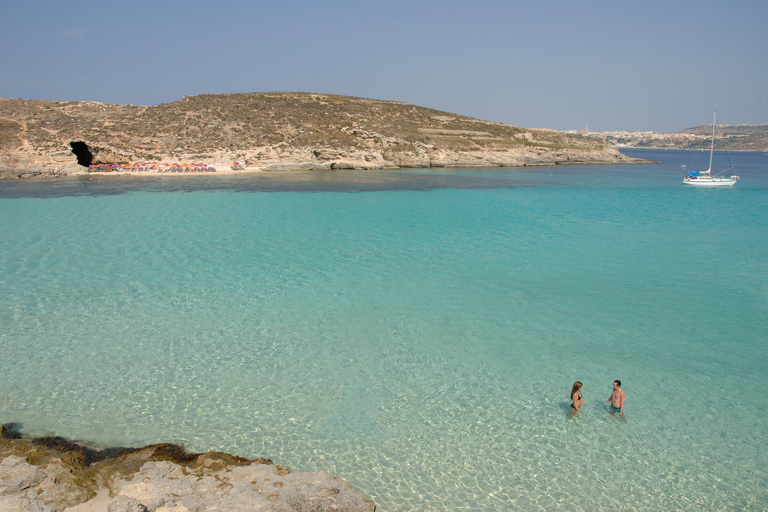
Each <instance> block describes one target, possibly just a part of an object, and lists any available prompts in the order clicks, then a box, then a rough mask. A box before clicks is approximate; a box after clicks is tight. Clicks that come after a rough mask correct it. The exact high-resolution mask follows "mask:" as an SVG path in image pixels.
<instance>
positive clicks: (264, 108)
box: [0, 93, 638, 176]
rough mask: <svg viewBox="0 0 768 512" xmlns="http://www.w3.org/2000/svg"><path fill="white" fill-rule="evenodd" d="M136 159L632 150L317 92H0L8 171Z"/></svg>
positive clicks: (441, 162) (289, 159)
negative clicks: (119, 100)
mask: <svg viewBox="0 0 768 512" xmlns="http://www.w3.org/2000/svg"><path fill="white" fill-rule="evenodd" d="M143 161H151V162H161V163H174V162H176V163H177V162H202V163H208V164H214V165H215V166H216V167H217V168H220V169H223V168H224V166H225V165H226V166H227V168H228V167H229V163H230V162H233V161H236V162H241V163H242V164H243V165H244V167H245V168H247V169H251V170H264V171H278V170H333V169H388V168H393V169H394V168H402V167H490V166H503V167H512V166H526V165H556V164H593V163H633V162H638V160H636V159H632V158H629V157H626V156H624V155H622V154H621V153H619V151H618V150H617V149H616V148H615V147H612V146H610V145H608V144H606V143H604V142H603V141H600V140H596V139H590V138H584V137H578V136H573V135H566V134H562V133H557V132H553V131H543V130H530V129H523V128H518V127H516V126H512V125H508V124H503V123H495V122H491V121H483V120H479V119H473V118H470V117H466V116H461V115H458V114H451V113H447V112H441V111H438V110H433V109H428V108H424V107H417V106H414V105H410V104H407V103H400V102H394V101H380V100H372V99H365V98H353V97H347V96H335V95H328V94H310V93H252V94H206V95H201V96H191V97H186V98H184V99H182V100H180V101H176V102H173V103H167V104H162V105H153V106H144V107H142V106H134V105H107V104H102V103H95V102H55V101H36V100H23V99H9V98H0V170H3V169H5V171H6V172H5V173H6V174H8V175H9V176H10V175H11V174H14V175H18V174H19V173H21V174H28V173H29V170H30V169H35V170H39V171H40V172H42V173H59V172H72V171H74V170H77V169H80V170H81V171H83V170H84V169H87V166H88V165H89V164H130V163H136V162H143Z"/></svg>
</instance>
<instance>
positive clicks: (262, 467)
mask: <svg viewBox="0 0 768 512" xmlns="http://www.w3.org/2000/svg"><path fill="white" fill-rule="evenodd" d="M2 434H3V438H2V440H0V510H2V511H3V512H16V511H19V512H22V511H24V512H78V511H81V510H82V511H85V510H90V511H103V512H171V511H178V512H182V511H183V512H203V511H210V510H216V511H218V512H229V511H232V512H234V511H239V512H243V511H251V510H258V511H265V512H267V511H281V512H282V511H286V512H287V511H298V510H301V511H308V512H310V511H317V512H322V511H341V510H344V511H361V512H362V511H365V512H373V511H375V510H376V506H375V505H374V503H373V502H372V501H370V500H369V499H368V498H366V497H365V496H363V495H362V494H361V493H360V492H358V491H356V490H354V489H353V488H352V486H351V485H350V484H349V483H347V482H346V481H344V480H342V479H340V478H337V477H334V476H332V475H329V474H328V473H326V472H324V471H319V472H314V473H299V472H296V473H291V472H289V471H288V470H287V469H286V468H284V467H282V466H278V465H275V464H274V463H272V461H271V460H269V459H255V460H250V459H245V458H242V457H235V456H232V455H229V454H226V453H221V452H210V453H203V454H189V453H186V452H185V451H184V450H183V449H181V448H180V447H179V446H176V445H172V444H159V445H151V446H146V447H144V448H107V449H103V450H97V449H94V448H91V447H88V446H87V445H84V444H79V443H74V442H71V441H68V440H66V439H62V438H59V437H46V438H36V439H32V438H22V437H21V436H20V435H19V434H18V432H16V431H15V429H14V428H13V426H12V425H4V426H3V429H2Z"/></svg>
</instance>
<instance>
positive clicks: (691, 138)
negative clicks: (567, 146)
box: [562, 124, 768, 152]
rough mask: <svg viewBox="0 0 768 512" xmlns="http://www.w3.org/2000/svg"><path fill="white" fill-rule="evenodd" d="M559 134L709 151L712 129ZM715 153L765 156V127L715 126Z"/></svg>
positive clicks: (618, 144)
mask: <svg viewBox="0 0 768 512" xmlns="http://www.w3.org/2000/svg"><path fill="white" fill-rule="evenodd" d="M562 133H565V134H568V135H574V136H579V137H585V138H594V139H598V140H602V141H603V142H605V143H607V144H611V145H613V146H615V147H618V148H625V147H626V148H638V149H690V150H707V151H708V150H709V144H710V141H711V137H712V126H711V125H701V126H696V127H694V128H687V129H685V130H681V131H679V132H673V133H655V132H650V131H646V132H628V131H608V132H590V131H589V130H588V129H584V130H567V131H564V132H562ZM717 133H718V140H717V142H716V143H715V150H716V151H717V150H728V151H755V152H768V124H750V125H747V124H742V125H718V127H717Z"/></svg>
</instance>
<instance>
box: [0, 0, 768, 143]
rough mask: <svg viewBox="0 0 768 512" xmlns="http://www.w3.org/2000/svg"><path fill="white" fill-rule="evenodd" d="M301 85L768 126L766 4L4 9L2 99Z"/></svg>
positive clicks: (676, 123)
mask: <svg viewBox="0 0 768 512" xmlns="http://www.w3.org/2000/svg"><path fill="white" fill-rule="evenodd" d="M272 91H301V92H316V93H326V94H342V95H348V96H358V97H366V98H375V99H382V100H394V101H404V102H408V103H412V104H414V105H419V106H424V107H429V108H434V109H438V110H443V111H447V112H451V113H457V114H462V115H467V116H471V117H475V118H479V119H486V120H491V121H498V122H503V123H508V124H513V125H516V126H520V127H526V128H552V129H557V130H569V129H584V128H587V127H588V128H589V130H590V131H593V132H594V131H609V130H628V131H646V130H651V131H655V132H673V131H677V130H682V129H685V128H689V127H693V126H697V125H700V124H709V123H711V120H712V111H713V110H717V111H718V120H719V122H721V123H724V124H768V0H730V1H725V0H723V1H710V0H662V1H657V0H642V1H640V0H637V1H633V2H629V1H624V0H611V1H602V0H598V1H589V0H582V1H578V2H577V1H565V0H538V1H535V0H527V1H524V2H522V1H517V0H508V1H484V0H473V1H471V2H470V1H452V0H442V1H439V0H410V1H400V0H387V1H376V2H373V1H366V0H355V1H337V0H325V1H300V0H293V1H279V0H273V1H269V2H262V1H244V0H241V1H226V0H220V1H215V2H214V1H200V0H185V1H164V0H151V1H145V0H132V1H122V0H98V1H80V0H71V1H68V2H62V1H60V0H56V1H52V0H25V1H13V0H9V1H4V2H2V3H1V4H0V97H6V98H26V99H40V100H56V101H74V100H84V101H99V102H104V103H119V104H133V105H155V104H159V103H169V102H173V101H177V100H180V99H181V98H182V97H184V96H191V95H197V94H207V93H232V92H272Z"/></svg>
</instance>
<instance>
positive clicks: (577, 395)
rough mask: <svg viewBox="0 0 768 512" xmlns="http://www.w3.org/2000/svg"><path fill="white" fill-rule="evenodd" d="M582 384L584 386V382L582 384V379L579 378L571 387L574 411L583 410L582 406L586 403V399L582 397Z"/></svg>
mask: <svg viewBox="0 0 768 512" xmlns="http://www.w3.org/2000/svg"><path fill="white" fill-rule="evenodd" d="M582 386H584V384H582V383H581V381H578V380H577V381H576V382H574V383H573V387H572V388H571V400H573V402H572V403H571V408H572V409H574V411H571V412H582V411H581V409H580V407H581V406H582V405H584V401H583V400H582V399H581V388H582Z"/></svg>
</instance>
